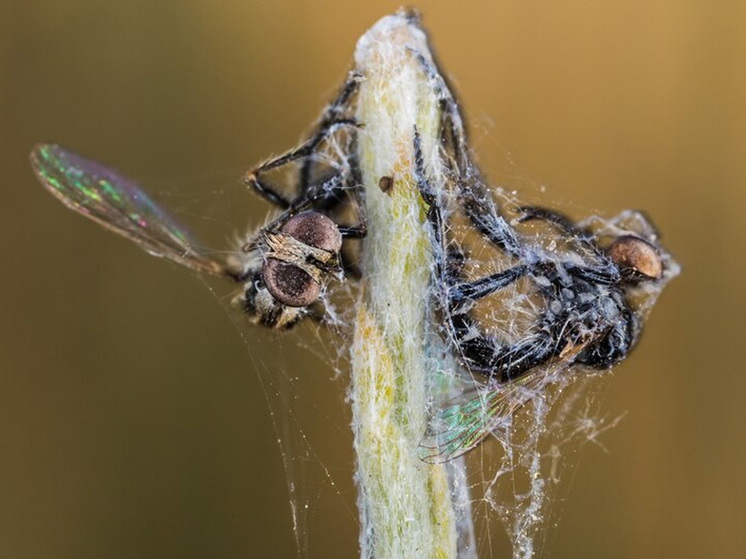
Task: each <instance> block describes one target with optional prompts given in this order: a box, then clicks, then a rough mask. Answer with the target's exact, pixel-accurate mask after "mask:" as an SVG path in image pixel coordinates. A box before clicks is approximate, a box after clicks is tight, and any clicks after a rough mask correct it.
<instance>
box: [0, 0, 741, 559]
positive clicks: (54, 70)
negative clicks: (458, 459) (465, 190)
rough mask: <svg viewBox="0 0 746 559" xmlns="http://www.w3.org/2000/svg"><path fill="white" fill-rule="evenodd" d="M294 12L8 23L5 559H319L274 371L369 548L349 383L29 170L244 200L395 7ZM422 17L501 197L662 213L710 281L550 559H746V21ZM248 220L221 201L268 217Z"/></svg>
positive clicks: (52, 16)
mask: <svg viewBox="0 0 746 559" xmlns="http://www.w3.org/2000/svg"><path fill="white" fill-rule="evenodd" d="M272 4H276V5H273V6H272V7H270V3H269V2H252V1H246V0H241V1H239V0H226V1H220V2H195V1H186V0H178V1H175V0H169V1H163V2H149V1H144V0H129V1H127V2H95V1H92V0H57V1H46V2H37V1H33V0H31V1H12V0H11V1H8V0H3V1H2V2H0V162H1V164H0V178H1V179H2V180H1V183H0V187H1V188H2V197H1V198H0V199H2V201H3V203H2V207H3V208H4V210H3V211H2V215H1V217H0V223H2V229H0V231H2V234H1V235H0V247H1V250H0V254H2V261H3V264H2V272H1V273H0V312H1V314H0V557H3V558H5V557H8V558H11V557H13V558H24V559H25V558H42V557H44V558H46V557H76V558H78V557H80V558H93V557H109V558H118V557H122V558H124V557H127V558H129V557H195V558H196V557H226V558H228V557H294V556H295V554H296V544H295V540H294V536H293V525H292V520H291V515H290V504H289V503H290V499H289V497H288V490H289V485H288V484H287V483H286V478H285V474H284V470H283V461H282V454H281V448H282V449H283V450H284V451H287V447H288V445H287V444H285V445H283V447H279V446H278V445H277V443H276V439H277V438H278V436H280V437H281V438H283V440H285V441H289V440H292V439H294V438H300V439H303V436H301V437H298V431H297V430H295V431H293V429H294V428H293V427H292V425H291V426H290V427H288V425H287V423H288V422H287V419H286V417H283V409H282V406H278V405H276V404H277V402H278V401H280V400H282V399H283V396H282V395H280V396H278V395H277V394H272V395H270V398H269V399H270V400H271V401H273V402H274V403H273V406H272V408H273V411H274V413H275V416H274V418H275V421H276V422H277V425H278V427H279V430H280V433H279V435H278V434H277V433H276V432H275V431H274V430H273V426H272V425H273V424H272V421H271V417H270V412H269V408H268V406H267V399H266V398H265V396H264V394H263V392H262V389H261V388H260V383H259V380H258V377H257V375H256V374H255V372H254V370H255V368H256V366H257V363H259V364H261V363H264V364H265V365H266V366H267V367H268V370H267V371H265V373H263V374H264V375H269V378H271V375H272V374H275V373H276V374H278V375H280V376H282V375H283V374H285V375H290V376H294V375H296V374H297V376H298V377H299V378H300V380H299V381H298V382H299V383H301V384H300V385H298V386H296V388H295V391H296V392H295V393H294V394H298V393H300V394H302V395H303V396H304V397H305V400H304V401H303V402H302V403H301V404H300V405H301V407H303V406H305V407H306V408H307V409H308V410H311V411H310V412H309V413H302V414H300V413H299V414H298V415H293V416H292V419H293V420H295V419H299V418H302V420H303V422H304V424H303V434H304V435H305V434H307V435H308V441H309V446H308V447H306V448H304V449H302V460H300V461H299V460H294V459H293V458H292V457H290V458H288V457H287V456H286V458H288V459H289V460H290V461H291V462H292V463H294V464H295V465H299V462H304V461H307V462H309V463H310V469H311V470H314V469H315V470H318V469H326V470H328V477H327V473H323V474H322V475H321V476H319V477H321V478H323V483H322V484H321V487H322V489H323V490H321V489H319V490H318V491H317V492H315V490H314V487H315V486H314V485H313V484H311V486H310V489H309V486H308V484H306V487H305V489H304V491H305V493H304V497H303V498H302V499H300V500H296V502H297V504H298V505H299V506H300V507H302V508H304V510H305V507H306V505H307V506H308V509H307V510H308V514H307V519H306V520H305V521H304V523H303V524H304V525H303V526H302V527H301V531H302V532H303V533H304V534H305V536H307V542H306V544H304V545H306V549H307V554H308V556H309V557H354V556H355V555H356V554H357V520H356V513H355V494H354V488H353V485H352V482H351V479H350V478H351V472H352V455H351V450H350V445H351V437H350V435H349V431H348V428H347V425H348V422H349V418H348V416H347V411H346V408H345V404H344V402H343V400H344V393H345V382H346V381H345V379H344V378H338V379H334V378H332V377H333V373H332V372H331V371H330V370H329V369H328V368H327V367H326V366H325V365H324V363H323V360H321V359H314V358H312V357H309V353H308V352H304V351H299V350H297V349H296V343H295V342H296V340H293V341H291V342H288V341H282V340H277V339H275V338H273V337H272V336H266V335H264V334H263V333H258V332H257V333H256V335H255V338H254V337H252V339H250V340H249V342H248V349H249V352H247V351H246V349H247V348H246V346H245V345H244V344H243V343H242V342H241V339H240V337H239V336H238V335H237V334H236V331H235V329H234V328H233V326H232V325H231V323H230V321H229V320H228V319H227V318H226V316H225V313H224V312H223V311H222V310H221V308H220V306H219V305H217V304H215V300H214V298H213V297H212V296H210V294H209V292H208V291H207V290H205V289H204V288H203V287H202V286H201V285H200V284H199V283H198V282H195V281H192V280H190V279H189V277H188V274H185V273H183V272H182V271H181V270H179V269H177V268H176V267H174V266H170V265H166V264H164V263H163V262H160V261H157V260H156V259H153V258H149V257H147V256H145V255H144V254H142V253H141V252H140V251H138V250H137V249H136V248H134V247H133V246H131V245H130V244H129V243H127V242H126V241H124V240H120V239H117V238H115V237H114V236H113V235H111V234H109V233H105V232H103V231H101V230H100V229H99V228H97V227H96V226H95V225H93V224H91V223H90V222H88V221H86V220H84V219H82V218H80V217H78V216H75V215H73V214H72V213H71V212H69V211H66V210H64V209H63V208H62V207H61V206H60V205H59V203H58V202H56V201H55V200H54V199H53V198H52V197H51V196H49V194H47V193H46V192H44V190H43V189H42V188H41V187H40V186H39V185H38V184H37V183H36V181H35V180H34V178H33V176H32V173H31V171H30V169H29V165H28V163H27V154H28V152H29V150H30V149H31V147H32V145H33V144H34V143H35V142H37V141H41V140H54V141H59V142H60V143H63V144H65V145H67V146H72V147H74V148H75V149H76V150H78V151H80V152H82V153H85V154H88V155H90V156H92V157H96V158H98V159H101V160H103V161H106V162H109V163H111V164H115V165H116V166H117V167H119V168H120V169H122V170H124V171H126V172H127V174H130V175H132V176H135V177H139V178H141V179H143V181H144V182H146V183H147V184H148V185H151V184H154V185H156V189H162V190H165V191H169V192H180V188H181V187H182V185H183V186H184V188H188V189H189V192H193V193H195V194H193V198H188V197H187V199H186V200H187V202H188V201H189V200H192V201H194V200H198V202H197V203H196V205H197V206H200V205H201V203H200V202H199V200H200V199H199V198H198V197H199V195H200V192H201V193H203V194H204V193H205V192H208V193H210V192H213V191H214V192H221V191H223V190H225V191H226V192H229V193H230V192H233V191H234V190H236V191H238V189H239V188H240V187H238V186H237V184H238V183H237V178H238V177H239V176H240V173H241V172H242V170H244V169H246V168H247V167H249V166H250V165H251V164H253V163H255V162H257V161H258V160H260V159H262V158H264V157H266V156H267V155H269V154H270V153H276V152H279V151H281V150H283V149H285V148H288V147H290V146H291V145H292V144H294V143H295V141H296V140H297V139H298V137H299V135H300V134H301V132H302V131H303V130H305V129H306V128H307V126H308V125H309V123H310V122H311V121H312V120H313V119H314V118H315V117H316V115H317V114H318V112H319V110H320V109H321V107H322V105H323V103H324V102H325V101H326V100H327V99H328V98H329V95H330V94H331V92H332V91H334V89H335V88H336V86H337V84H339V83H340V81H341V79H342V77H343V76H344V73H345V71H346V69H347V68H348V65H349V63H350V60H351V56H352V52H353V49H354V46H355V41H356V39H357V37H358V36H359V35H360V34H361V33H363V32H364V31H365V30H366V29H367V28H368V27H369V26H370V25H371V24H373V23H374V22H375V21H376V20H377V19H378V18H379V17H381V16H382V15H384V14H386V13H389V12H391V11H393V10H394V9H395V8H396V7H397V4H396V3H393V2H377V3H373V2H371V3H360V4H359V5H353V4H351V3H349V2H331V1H330V2H318V1H317V2H301V1H296V2H292V3H291V2H288V3H283V4H282V5H280V3H272ZM462 4H466V3H462ZM419 7H420V8H421V10H422V12H423V15H424V21H425V24H426V25H427V27H428V28H429V30H430V32H431V35H432V38H433V41H434V44H435V47H436V49H437V51H438V52H439V54H440V57H441V60H442V62H443V64H444V67H445V70H446V72H448V73H449V74H450V75H451V76H453V78H454V82H455V86H456V89H457V91H458V93H459V94H460V97H461V99H462V100H463V101H464V103H465V105H466V108H467V110H468V114H469V117H470V121H471V123H472V130H473V135H474V137H475V139H476V141H477V148H478V150H479V152H480V155H481V159H482V161H483V163H484V165H485V167H486V171H487V172H488V174H489V175H490V176H491V177H493V178H494V179H495V180H496V181H497V182H500V183H501V184H505V185H508V186H510V185H511V184H514V185H515V187H516V188H519V189H520V188H528V189H531V190H532V192H533V194H535V193H536V191H537V187H538V186H540V185H546V186H547V188H548V190H547V192H546V194H545V195H544V196H546V198H545V200H546V201H550V202H551V201H558V202H571V203H572V205H573V208H574V210H573V211H575V212H576V214H577V217H580V216H582V215H584V214H586V213H589V212H592V211H596V210H600V211H603V212H605V213H607V214H608V215H611V214H613V213H616V212H617V211H619V210H621V209H623V208H627V207H633V208H644V209H646V210H648V211H649V213H650V214H651V215H652V216H654V218H655V221H656V223H657V225H658V226H659V227H660V229H661V231H662V232H663V234H664V240H665V244H666V246H667V247H668V248H669V249H670V250H671V252H672V253H673V254H674V255H675V256H676V257H677V258H678V260H679V261H680V262H681V264H682V265H683V267H684V273H683V275H682V276H681V277H680V278H678V279H676V280H675V281H674V282H672V284H671V285H670V287H669V288H668V289H667V290H666V292H665V293H664V294H663V297H662V299H661V301H660V302H659V305H658V307H657V308H656V309H655V311H654V312H653V315H652V318H651V321H650V323H649V325H648V328H647V332H646V335H645V337H644V340H643V343H642V344H641V346H640V348H639V349H638V351H636V353H635V355H634V356H633V358H631V359H630V360H629V361H628V362H627V363H625V364H624V366H622V367H620V368H619V370H618V372H617V374H616V375H614V376H613V378H612V379H611V381H610V382H609V383H608V384H609V386H608V389H607V390H606V397H605V401H604V403H603V410H604V411H606V412H608V413H609V414H612V415H613V414H618V413H621V412H623V411H625V410H626V411H628V414H627V416H626V418H625V419H624V420H623V421H622V422H621V424H620V425H619V426H618V427H616V428H615V429H613V430H612V431H610V432H608V433H606V435H605V436H604V438H603V442H604V444H605V446H606V448H607V449H608V453H604V452H603V451H602V450H600V449H597V448H596V447H593V446H592V445H591V447H589V448H588V449H586V450H585V451H584V453H583V457H582V460H581V461H580V463H579V465H578V467H577V468H576V471H575V481H574V483H573V484H572V486H571V487H569V488H568V489H567V490H566V491H564V492H563V493H562V495H561V497H562V498H566V502H563V503H561V504H559V506H558V508H561V509H563V513H562V514H561V515H560V516H559V517H558V518H557V519H556V520H558V521H559V528H558V529H557V531H556V534H555V535H554V536H553V537H552V538H550V541H549V543H548V544H547V547H546V548H545V554H546V556H549V557H576V558H577V557H608V558H622V557H675V558H677V559H682V558H684V557H742V556H743V553H744V551H743V550H744V548H746V530H744V528H745V526H744V521H745V520H746V490H745V489H744V485H745V483H744V476H743V473H744V470H746V445H745V444H744V443H745V442H746V440H745V436H744V435H745V434H746V420H745V419H744V417H745V412H744V404H746V375H744V374H743V361H744V359H743V352H744V343H746V342H744V334H745V333H746V328H744V319H745V314H744V311H746V305H744V289H743V282H744V280H743V277H744V274H745V273H746V266H745V265H744V257H743V254H744V246H746V226H745V225H744V224H745V223H746V213H745V212H746V208H745V207H744V203H746V196H745V195H744V192H745V191H746V190H744V185H745V184H746V157H744V151H745V149H746V61H745V60H744V57H743V54H744V53H746V28H745V27H744V26H746V3H743V2H740V1H738V0H734V1H725V0H721V1H717V2H707V1H705V0H699V1H697V0H653V1H643V0H631V1H627V2H587V1H580V0H565V1H563V2H548V1H539V2H522V1H513V0H505V1H503V0H500V1H481V2H469V3H468V6H467V7H457V3H456V2H448V3H446V2H440V3H438V2H424V1H423V2H421V3H420V5H419ZM533 194H532V195H533ZM238 200H240V203H238V204H233V203H230V204H229V203H225V202H220V201H218V202H214V201H213V202H212V203H211V204H212V205H217V206H218V208H217V209H218V210H221V211H222V212H223V214H224V217H225V220H226V221H225V223H230V224H235V225H236V226H237V227H239V228H243V227H244V226H245V224H246V223H252V224H257V223H259V222H260V221H261V219H262V216H263V215H264V213H265V211H266V206H265V205H264V204H262V203H260V202H259V201H257V200H256V199H253V198H249V197H244V196H241V195H240V193H239V197H238ZM241 204H243V205H241ZM221 205H222V206H223V207H222V208H220V206H221ZM205 212H206V210H205ZM217 213H220V212H217ZM221 234H222V232H221ZM246 332H248V333H249V335H250V336H253V332H254V331H253V330H246ZM307 334H308V332H307V331H306V332H305V333H304V332H303V331H302V332H300V333H299V334H298V337H299V338H301V339H302V338H303V336H304V335H307ZM260 341H261V345H262V346H263V347H264V349H263V350H261V351H262V352H263V355H264V357H261V356H260V357H259V358H258V359H252V357H251V355H250V353H252V354H253V353H254V352H255V350H256V351H259V350H258V349H257V348H256V347H255V346H256V345H258V344H259V342H260ZM252 344H253V345H252ZM260 355H261V354H260ZM275 360H277V361H280V363H279V364H274V361H275ZM273 368H274V370H273ZM265 378H268V377H265ZM273 388H274V386H272V387H270V390H272V389H273ZM291 399H292V398H291ZM289 405H290V406H291V407H292V405H293V402H290V404H289ZM314 418H317V421H316V420H314ZM288 429H289V430H290V431H292V433H291V434H290V435H283V433H282V431H283V430H288ZM316 454H318V457H316V458H314V457H315V456H316ZM301 465H302V464H301ZM300 477H301V476H295V477H294V478H293V481H294V482H296V483H300V482H303V480H302V479H300ZM330 480H333V481H334V483H335V486H334V487H331V488H330V485H331V484H330ZM496 541H498V549H497V552H496V554H495V556H498V557H499V556H505V554H504V552H502V553H501V551H500V545H503V544H504V541H503V544H501V543H500V538H496ZM484 555H485V556H488V554H487V553H485V554H484Z"/></svg>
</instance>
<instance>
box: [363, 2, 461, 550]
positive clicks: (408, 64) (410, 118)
mask: <svg viewBox="0 0 746 559" xmlns="http://www.w3.org/2000/svg"><path fill="white" fill-rule="evenodd" d="M415 51H416V52H417V53H419V54H421V55H423V56H424V57H425V59H426V60H428V61H430V60H431V54H430V51H429V49H428V46H427V39H426V36H425V34H424V32H423V31H422V30H421V29H420V28H419V27H418V26H417V24H416V22H413V21H412V20H411V19H410V18H408V17H407V16H406V15H405V14H397V15H394V16H388V17H385V18H383V19H382V20H380V21H379V22H378V23H377V24H376V25H374V26H373V27H372V28H371V29H370V30H369V31H368V32H367V33H366V34H365V35H363V37H362V38H361V39H360V41H359V42H358V46H357V50H356V53H355V63H356V67H357V70H358V71H359V72H360V73H361V74H362V76H363V80H362V83H361V86H360V91H359V100H358V110H357V118H358V120H359V121H360V122H362V123H364V128H363V129H362V130H361V132H360V135H359V148H358V149H359V160H360V166H361V170H362V177H363V183H364V186H365V204H366V211H367V219H368V236H367V238H366V239H365V242H364V245H363V269H364V271H365V277H366V281H365V285H364V288H363V294H362V295H361V297H360V300H359V303H358V308H357V317H356V324H355V341H354V346H353V354H352V385H351V393H350V397H351V401H352V410H353V430H354V433H355V451H356V455H357V484H358V490H359V508H360V518H361V525H362V526H361V536H360V545H361V555H362V556H363V557H366V558H367V557H375V558H376V559H384V558H397V559H398V558H404V557H428V558H429V557H440V558H453V557H457V555H458V547H459V543H458V538H459V529H458V526H459V525H460V524H461V522H462V520H463V518H461V517H459V516H458V515H459V514H460V512H459V511H458V510H456V509H455V508H454V504H453V503H452V495H453V494H454V493H453V492H452V491H451V488H450V485H449V471H448V467H446V466H445V465H428V464H425V463H423V462H422V461H420V460H419V458H418V454H417V446H418V443H419V441H420V439H421V437H422V435H423V433H424V432H425V428H426V420H427V417H426V407H427V385H428V382H429V379H428V376H427V375H428V374H429V372H432V368H433V362H432V355H431V353H432V348H431V347H429V345H430V343H431V342H430V340H432V339H433V338H434V337H437V336H433V335H432V334H433V331H434V327H433V325H432V324H431V321H432V318H431V316H432V314H431V312H430V309H429V306H428V300H429V292H430V286H429V282H430V270H431V263H432V262H431V260H432V254H431V249H430V244H429V242H430V241H429V238H428V235H427V227H426V215H425V208H424V206H423V204H422V201H421V198H420V194H419V190H418V188H417V185H416V183H415V181H414V179H413V134H414V130H415V126H416V127H417V130H418V131H419V133H420V135H421V137H422V146H423V154H424V159H425V165H426V167H427V170H428V173H429V174H432V175H433V176H434V177H435V179H434V182H435V183H438V182H439V181H438V172H440V169H441V164H440V161H439V159H438V141H439V140H438V134H439V123H440V117H441V115H440V105H439V100H438V97H437V92H436V91H435V90H434V88H433V86H432V83H431V81H430V80H429V79H428V76H427V75H426V74H425V72H424V71H423V67H422V64H421V61H418V60H417V58H416V56H415V55H414V52H415ZM381 177H391V178H392V179H393V186H392V187H391V188H390V189H388V190H387V191H386V192H383V191H382V189H381V188H380V187H379V180H380V179H381ZM462 539H463V538H462Z"/></svg>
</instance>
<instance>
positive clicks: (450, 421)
mask: <svg viewBox="0 0 746 559" xmlns="http://www.w3.org/2000/svg"><path fill="white" fill-rule="evenodd" d="M542 376H543V375H541V374H540V373H534V374H532V375H527V376H525V377H523V378H521V379H518V380H516V381H513V382H511V383H508V384H500V385H496V386H494V387H489V388H485V387H479V388H476V389H474V390H472V391H469V392H467V393H465V394H463V395H462V396H461V397H459V398H458V399H456V400H452V401H451V402H449V403H448V404H446V405H445V406H444V407H442V408H440V409H438V410H437V411H436V412H435V415H434V416H433V417H432V418H431V419H430V423H429V425H428V429H427V432H426V433H425V436H424V437H423V438H422V441H420V448H419V455H420V459H421V460H422V461H424V462H427V463H429V464H438V463H442V462H447V461H449V460H453V459H454V458H458V457H459V456H461V455H462V454H466V453H467V452H469V451H470V450H471V449H473V448H476V447H477V446H478V445H479V443H481V442H482V441H483V440H484V439H485V437H487V435H489V434H490V433H492V432H493V431H495V430H497V429H498V428H499V427H500V426H501V424H507V422H509V421H510V418H511V417H512V416H513V413H514V412H515V411H516V410H518V408H520V407H521V406H522V405H524V404H525V403H526V402H527V401H528V400H529V398H530V397H531V392H532V391H531V387H530V386H528V385H530V384H537V385H538V384H539V380H541V377H542Z"/></svg>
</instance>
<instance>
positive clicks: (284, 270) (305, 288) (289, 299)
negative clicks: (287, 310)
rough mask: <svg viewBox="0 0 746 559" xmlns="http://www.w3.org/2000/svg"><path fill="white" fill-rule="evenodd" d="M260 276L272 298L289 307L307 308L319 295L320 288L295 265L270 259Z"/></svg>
mask: <svg viewBox="0 0 746 559" xmlns="http://www.w3.org/2000/svg"><path fill="white" fill-rule="evenodd" d="M262 274H263V275H264V283H265V285H266V286H267V289H268V290H269V292H270V293H271V294H272V296H273V297H274V298H275V299H277V300H278V301H280V302H281V303H283V304H285V305H287V306H289V307H307V306H308V305H310V304H311V303H313V302H314V301H315V300H316V299H318V298H319V294H320V293H321V286H320V285H319V284H318V283H316V282H315V281H314V280H313V278H312V277H311V276H310V275H308V274H307V273H306V272H304V271H303V270H301V269H300V268H299V267H298V266H296V265H295V264H290V263H288V262H282V261H281V260H274V259H272V258H270V259H268V260H267V261H266V262H265V263H264V266H263V267H262Z"/></svg>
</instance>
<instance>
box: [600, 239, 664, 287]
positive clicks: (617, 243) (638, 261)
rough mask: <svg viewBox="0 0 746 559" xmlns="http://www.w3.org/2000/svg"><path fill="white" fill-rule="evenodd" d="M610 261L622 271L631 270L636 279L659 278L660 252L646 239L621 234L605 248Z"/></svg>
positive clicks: (661, 267) (661, 265) (660, 268)
mask: <svg viewBox="0 0 746 559" xmlns="http://www.w3.org/2000/svg"><path fill="white" fill-rule="evenodd" d="M606 252H607V254H608V255H609V258H611V260H612V262H614V264H616V265H617V266H619V267H620V268H621V269H622V271H629V272H632V277H633V278H636V279H660V277H661V276H662V275H663V261H662V260H661V257H660V254H658V251H657V250H656V249H655V247H654V246H653V245H651V244H650V243H649V242H647V241H643V240H642V239H641V238H639V237H635V236H633V235H623V236H621V237H619V238H617V239H615V240H614V242H613V243H611V245H610V246H609V248H608V249H606Z"/></svg>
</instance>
